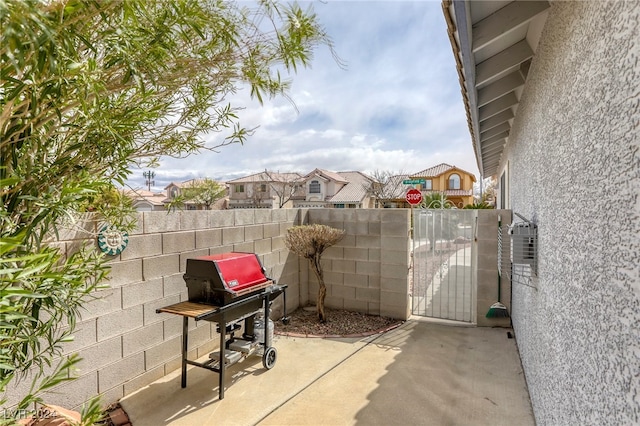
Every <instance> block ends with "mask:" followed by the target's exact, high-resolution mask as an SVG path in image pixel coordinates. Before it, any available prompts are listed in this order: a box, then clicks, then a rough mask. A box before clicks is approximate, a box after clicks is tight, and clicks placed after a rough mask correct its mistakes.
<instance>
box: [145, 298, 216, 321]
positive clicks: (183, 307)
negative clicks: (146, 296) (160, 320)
mask: <svg viewBox="0 0 640 426" xmlns="http://www.w3.org/2000/svg"><path fill="white" fill-rule="evenodd" d="M219 311H220V307H219V306H214V305H205V304H203V303H194V302H179V303H175V304H173V305H169V306H165V307H163V308H158V309H156V313H157V314H159V313H167V314H175V315H181V316H183V317H189V318H193V319H195V320H196V321H199V320H201V319H202V318H204V317H207V316H209V315H213V314H215V313H218V312H219Z"/></svg>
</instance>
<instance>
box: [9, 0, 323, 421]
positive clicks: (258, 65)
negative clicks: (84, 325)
mask: <svg viewBox="0 0 640 426" xmlns="http://www.w3.org/2000/svg"><path fill="white" fill-rule="evenodd" d="M0 29H1V35H0V36H1V39H0V64H1V65H0V68H1V69H0V71H1V72H0V74H1V78H0V200H1V203H0V255H1V257H0V406H5V403H6V397H5V392H6V391H7V390H8V389H9V388H10V387H11V386H10V383H12V382H14V381H15V380H18V379H19V378H24V377H25V376H27V375H28V374H31V373H32V372H33V371H34V370H35V371H36V373H38V374H36V376H37V377H39V379H40V382H41V383H44V384H45V385H46V386H45V387H44V388H48V387H49V385H51V383H52V381H51V380H48V379H47V377H55V378H61V377H67V376H68V367H69V366H70V365H69V364H65V363H63V364H61V367H60V368H59V369H56V370H55V371H54V372H53V373H46V374H45V372H46V371H48V370H49V368H47V367H50V366H51V365H50V364H51V362H52V361H51V360H52V359H55V357H56V356H57V355H59V354H61V343H62V342H63V341H64V340H67V339H69V338H70V336H71V334H72V332H73V326H74V324H75V320H76V317H77V316H78V313H79V309H80V308H81V307H82V304H83V301H84V300H86V297H88V296H90V295H91V294H92V293H93V291H94V290H95V289H96V286H97V285H98V283H99V282H100V281H101V280H102V279H103V278H104V277H105V275H106V268H105V266H104V261H105V260H106V259H105V258H104V256H101V254H100V253H97V252H96V250H95V248H94V247H93V246H94V241H92V240H91V238H87V242H88V247H86V249H82V250H75V251H72V252H67V251H65V250H59V249H58V247H60V244H57V243H56V239H57V238H56V237H57V236H58V230H59V229H61V228H64V227H66V226H67V225H71V226H77V224H79V223H80V217H79V214H78V213H79V212H83V211H98V210H99V209H100V208H101V207H104V206H106V205H108V206H109V208H106V209H103V210H102V211H101V216H102V219H103V220H105V221H106V222H108V223H110V224H112V225H117V226H118V227H120V229H123V228H126V226H128V225H129V226H130V225H131V224H130V222H128V221H126V220H124V221H123V218H124V217H125V215H123V214H122V210H123V208H125V207H126V206H124V205H120V204H121V203H118V202H113V203H111V201H118V200H111V201H109V200H110V199H111V198H112V197H110V196H109V194H110V193H112V191H111V189H112V188H113V186H114V183H118V184H120V185H123V184H124V182H125V180H126V178H127V176H128V175H129V174H130V169H131V168H132V167H134V166H135V165H136V164H140V163H143V164H144V163H152V164H153V163H156V162H157V160H158V158H159V156H161V155H168V156H177V157H179V156H185V155H188V154H193V153H197V152H198V151H200V150H202V149H210V150H214V149H215V148H216V147H220V146H224V145H228V144H230V143H236V142H238V143H242V142H243V141H244V140H246V138H247V137H248V136H249V135H250V134H251V130H250V129H245V128H243V127H242V126H241V125H240V123H239V122H238V117H237V111H238V110H239V109H240V107H238V106H237V105H235V106H234V105H232V104H231V103H230V102H229V100H228V99H229V98H230V97H231V95H233V94H234V93H235V92H236V91H237V90H238V89H239V88H240V87H243V86H244V87H247V88H249V89H250V91H251V95H252V97H254V98H256V99H257V100H258V101H259V102H262V101H263V99H264V98H265V97H273V96H284V97H287V92H288V90H289V88H290V81H288V80H286V79H283V78H282V77H281V76H282V74H283V73H281V71H284V72H285V73H287V74H293V73H295V71H296V69H297V66H300V65H302V66H305V65H307V64H308V63H309V59H310V56H311V54H312V52H313V49H314V48H315V47H316V46H318V45H321V44H324V45H328V46H329V47H330V48H331V41H330V40H329V38H328V37H327V35H326V34H325V32H324V30H323V29H322V28H321V26H320V25H319V24H318V22H317V19H316V17H315V15H314V14H313V12H312V10H311V9H309V10H307V11H303V10H302V9H301V8H300V7H299V6H298V5H295V4H294V5H281V4H278V3H277V2H271V1H269V2H266V1H265V2H256V3H255V4H253V6H240V5H238V4H236V3H235V2H225V1H199V0H180V1H177V0H166V1H162V2H156V1H147V0H112V1H94V0H65V1H37V0H12V1H9V2H7V1H1V0H0ZM222 132H224V134H223V135H222V136H220V137H219V136H217V134H219V133H222ZM203 136H207V137H203ZM207 141H212V142H210V143H207ZM96 201H97V203H96ZM110 203H111V204H110ZM96 229H99V228H97V227H95V228H94V231H95V230H96ZM94 234H95V232H94ZM89 236H91V235H87V237H89ZM93 236H95V235H93ZM51 243H53V244H51ZM65 323H66V324H67V325H68V327H67V328H64V327H62V325H64V324H65ZM60 330H64V331H60ZM58 373H60V374H58ZM44 388H43V386H41V385H38V384H35V383H34V386H33V387H32V389H33V392H30V393H29V395H27V396H25V398H24V399H23V400H22V402H21V403H20V404H23V405H25V406H26V405H29V404H30V403H33V402H34V401H38V400H39V399H38V397H37V393H38V389H41V390H42V389H44ZM3 420H4V419H0V423H1V422H2V421H3ZM8 421H11V419H8Z"/></svg>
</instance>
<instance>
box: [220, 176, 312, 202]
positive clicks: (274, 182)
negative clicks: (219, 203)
mask: <svg viewBox="0 0 640 426" xmlns="http://www.w3.org/2000/svg"><path fill="white" fill-rule="evenodd" d="M227 186H228V187H229V207H228V208H230V209H273V208H276V209H277V208H285V207H291V205H292V202H293V201H292V200H293V199H294V198H299V197H304V187H303V178H302V175H301V174H300V173H278V172H268V171H264V172H260V173H255V174H252V175H249V176H245V177H241V178H238V179H234V180H231V181H228V182H227Z"/></svg>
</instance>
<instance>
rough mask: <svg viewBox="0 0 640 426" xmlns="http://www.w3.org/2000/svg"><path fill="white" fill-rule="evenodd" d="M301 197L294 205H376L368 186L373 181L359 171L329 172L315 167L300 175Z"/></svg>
mask: <svg viewBox="0 0 640 426" xmlns="http://www.w3.org/2000/svg"><path fill="white" fill-rule="evenodd" d="M302 181H303V183H304V189H305V193H304V197H303V198H296V199H295V200H294V201H293V207H316V208H317V207H325V208H348V209H361V208H364V209H368V208H374V207H375V198H374V197H373V195H372V194H371V191H370V188H371V185H372V184H373V182H374V180H373V178H371V177H370V176H367V175H365V174H364V173H361V172H331V171H328V170H323V169H315V170H313V171H312V172H311V173H309V174H307V175H306V176H304V177H303V178H302Z"/></svg>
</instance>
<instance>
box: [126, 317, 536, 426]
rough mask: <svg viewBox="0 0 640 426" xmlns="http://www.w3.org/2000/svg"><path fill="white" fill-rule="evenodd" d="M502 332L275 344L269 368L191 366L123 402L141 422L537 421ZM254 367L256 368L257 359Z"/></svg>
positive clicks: (412, 332) (426, 328) (442, 329)
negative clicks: (183, 379)
mask: <svg viewBox="0 0 640 426" xmlns="http://www.w3.org/2000/svg"><path fill="white" fill-rule="evenodd" d="M507 331H508V330H507V329H502V328H501V329H498V328H476V327H456V326H451V325H445V324H437V323H433V322H426V321H422V320H419V319H411V320H409V321H408V322H406V323H405V324H404V325H402V326H401V327H399V328H397V329H395V330H392V331H390V332H387V333H385V334H381V335H376V336H372V337H369V338H365V339H302V338H292V337H279V338H278V339H277V341H276V343H275V346H276V347H277V348H278V354H279V358H278V362H277V363H276V365H275V367H274V368H273V369H272V370H270V371H265V370H263V369H262V365H261V363H260V362H259V358H257V357H255V358H253V359H252V358H249V359H247V361H246V362H243V363H240V364H236V365H235V366H233V367H232V368H231V369H230V372H231V374H229V377H228V378H229V381H228V383H227V388H226V389H227V392H226V394H225V399H224V400H222V401H218V400H217V375H216V374H215V373H211V372H209V371H206V370H202V369H197V368H191V369H190V370H189V379H188V384H187V388H186V389H181V388H180V384H179V374H178V373H173V374H170V375H168V376H166V377H165V378H163V379H161V380H159V381H157V382H155V383H153V384H151V385H149V386H147V387H146V388H143V389H141V390H140V391H139V392H137V393H135V394H132V395H129V396H127V397H126V398H124V400H123V401H122V405H123V407H124V408H125V410H126V411H127V413H128V414H129V416H130V418H131V421H132V423H133V424H134V425H136V426H142V425H162V424H171V425H181V424H184V425H187V424H189V425H192V424H202V425H207V424H220V423H224V424H236V425H253V424H261V425H298V424H314V425H317V424H323V425H333V424H434V425H435V424H437V425H440V424H492V425H495V424H519V425H527V424H531V425H533V424H534V419H533V415H532V412H531V406H530V403H529V395H528V392H527V389H526V384H525V381H524V377H523V374H522V368H521V365H520V359H519V357H518V352H517V348H516V345H515V341H514V340H512V339H508V338H507ZM253 361H255V362H253Z"/></svg>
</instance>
